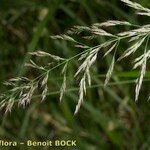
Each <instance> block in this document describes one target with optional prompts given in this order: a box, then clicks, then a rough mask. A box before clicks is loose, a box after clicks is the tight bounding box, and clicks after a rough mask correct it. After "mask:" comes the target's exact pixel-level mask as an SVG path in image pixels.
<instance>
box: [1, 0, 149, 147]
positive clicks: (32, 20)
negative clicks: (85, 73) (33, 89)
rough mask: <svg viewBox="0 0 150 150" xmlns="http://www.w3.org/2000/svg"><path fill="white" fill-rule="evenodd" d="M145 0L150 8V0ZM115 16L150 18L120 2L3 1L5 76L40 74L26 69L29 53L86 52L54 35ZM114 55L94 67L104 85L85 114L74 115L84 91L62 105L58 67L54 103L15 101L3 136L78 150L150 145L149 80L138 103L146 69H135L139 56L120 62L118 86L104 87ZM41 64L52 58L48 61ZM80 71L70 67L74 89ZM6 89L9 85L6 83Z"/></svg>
mask: <svg viewBox="0 0 150 150" xmlns="http://www.w3.org/2000/svg"><path fill="white" fill-rule="evenodd" d="M138 2H139V3H140V4H142V5H143V6H145V7H148V8H150V4H149V3H148V2H149V1H148V0H142V1H138ZM110 19H116V20H126V21H130V22H131V23H135V24H144V23H145V24H146V23H148V18H146V17H137V16H136V15H135V14H134V11H133V10H132V9H130V8H128V7H126V6H124V4H123V3H121V2H120V1H119V0H45V1H43V0H36V1H35V0H30V1H27V0H20V1H18V0H13V1H11V0H0V69H1V71H0V73H1V74H0V81H1V82H3V81H4V80H7V79H9V78H12V77H15V76H19V75H23V76H24V75H27V76H29V77H30V78H32V77H33V76H35V75H37V74H38V72H36V71H31V70H29V69H26V68H25V67H23V63H24V62H25V61H28V60H29V57H30V56H29V55H27V52H32V51H35V50H37V49H38V50H44V51H47V52H49V53H51V54H55V55H59V56H62V57H66V58H69V57H70V56H73V55H74V54H76V53H78V52H79V49H78V48H73V46H72V45H71V44H68V43H66V42H64V41H57V40H56V41H55V40H52V39H51V38H50V35H55V34H60V33H64V32H65V31H66V30H67V29H68V28H70V27H72V26H74V25H90V24H92V23H96V22H104V21H106V20H110ZM114 30H123V29H122V28H115V29H114ZM81 40H82V39H81ZM99 40H100V41H101V40H104V39H99ZM94 42H95V41H93V43H94ZM96 42H99V41H96ZM126 44H127V43H123V44H122V45H121V47H120V51H122V50H123V48H124V47H127V45H126ZM110 60H111V55H110V56H108V57H107V58H106V59H101V57H99V59H98V61H97V64H96V66H94V67H93V72H94V75H93V84H94V85H96V86H93V88H90V89H88V93H87V97H86V100H85V103H84V105H83V106H82V108H81V110H80V112H79V114H78V115H77V116H74V115H73V113H74V108H75V105H76V103H77V100H78V97H77V90H76V89H72V92H71V91H70V92H67V93H66V94H65V97H64V98H63V100H62V103H61V105H60V104H59V94H58V93H59V92H57V91H58V89H59V87H60V85H61V84H60V83H61V82H62V78H59V76H60V75H58V72H57V70H56V71H55V72H54V73H53V74H51V78H50V79H49V81H48V82H49V85H48V86H49V89H50V91H52V93H50V94H49V96H48V98H47V99H46V101H44V102H43V103H40V99H41V98H40V97H35V98H34V100H33V101H32V102H31V104H30V105H29V106H27V107H26V108H25V109H22V108H18V107H17V106H15V108H14V109H13V110H12V112H11V114H6V115H5V116H4V115H3V112H1V113H0V117H1V125H0V139H4V138H5V139H10V140H17V141H22V140H25V139H34V140H44V139H45V140H47V139H50V140H53V139H76V140H77V145H78V146H77V147H76V148H72V149H80V150H85V149H86V150H99V149H104V150H105V149H106V150H107V149H108V150H109V149H121V150H122V149H127V150H130V149H133V150H138V149H140V150H147V149H149V147H150V144H149V143H150V136H149V135H150V128H149V126H150V121H149V117H150V111H149V107H150V104H149V102H147V101H146V99H145V97H146V96H147V95H148V92H149V82H148V81H147V82H144V86H143V88H142V91H141V95H140V98H139V101H138V102H137V103H135V102H134V87H135V85H134V79H135V78H137V76H138V72H136V71H135V72H133V71H129V70H130V69H129V68H131V65H130V64H131V61H132V58H128V59H127V61H126V62H121V63H118V64H117V65H116V68H115V74H114V76H113V80H112V81H111V84H110V86H111V87H110V86H108V87H106V88H105V89H104V88H103V86H102V83H103V82H104V78H103V77H104V76H103V75H101V74H105V73H106V71H107V69H108V66H109V64H110ZM36 61H43V63H47V60H36ZM76 69H77V64H76V63H74V65H71V66H69V73H68V79H67V81H68V88H69V87H71V86H70V85H71V84H72V78H74V77H73V74H74V72H75V71H76ZM149 77H150V76H149V73H148V74H147V78H149ZM77 82H78V81H77ZM0 90H1V92H2V91H5V90H6V89H5V88H4V86H3V85H2V84H1V86H0ZM21 147H22V146H21ZM21 147H18V148H17V149H18V150H19V149H21ZM25 149H27V148H25ZM45 149H48V148H45ZM64 149H66V148H64Z"/></svg>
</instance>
